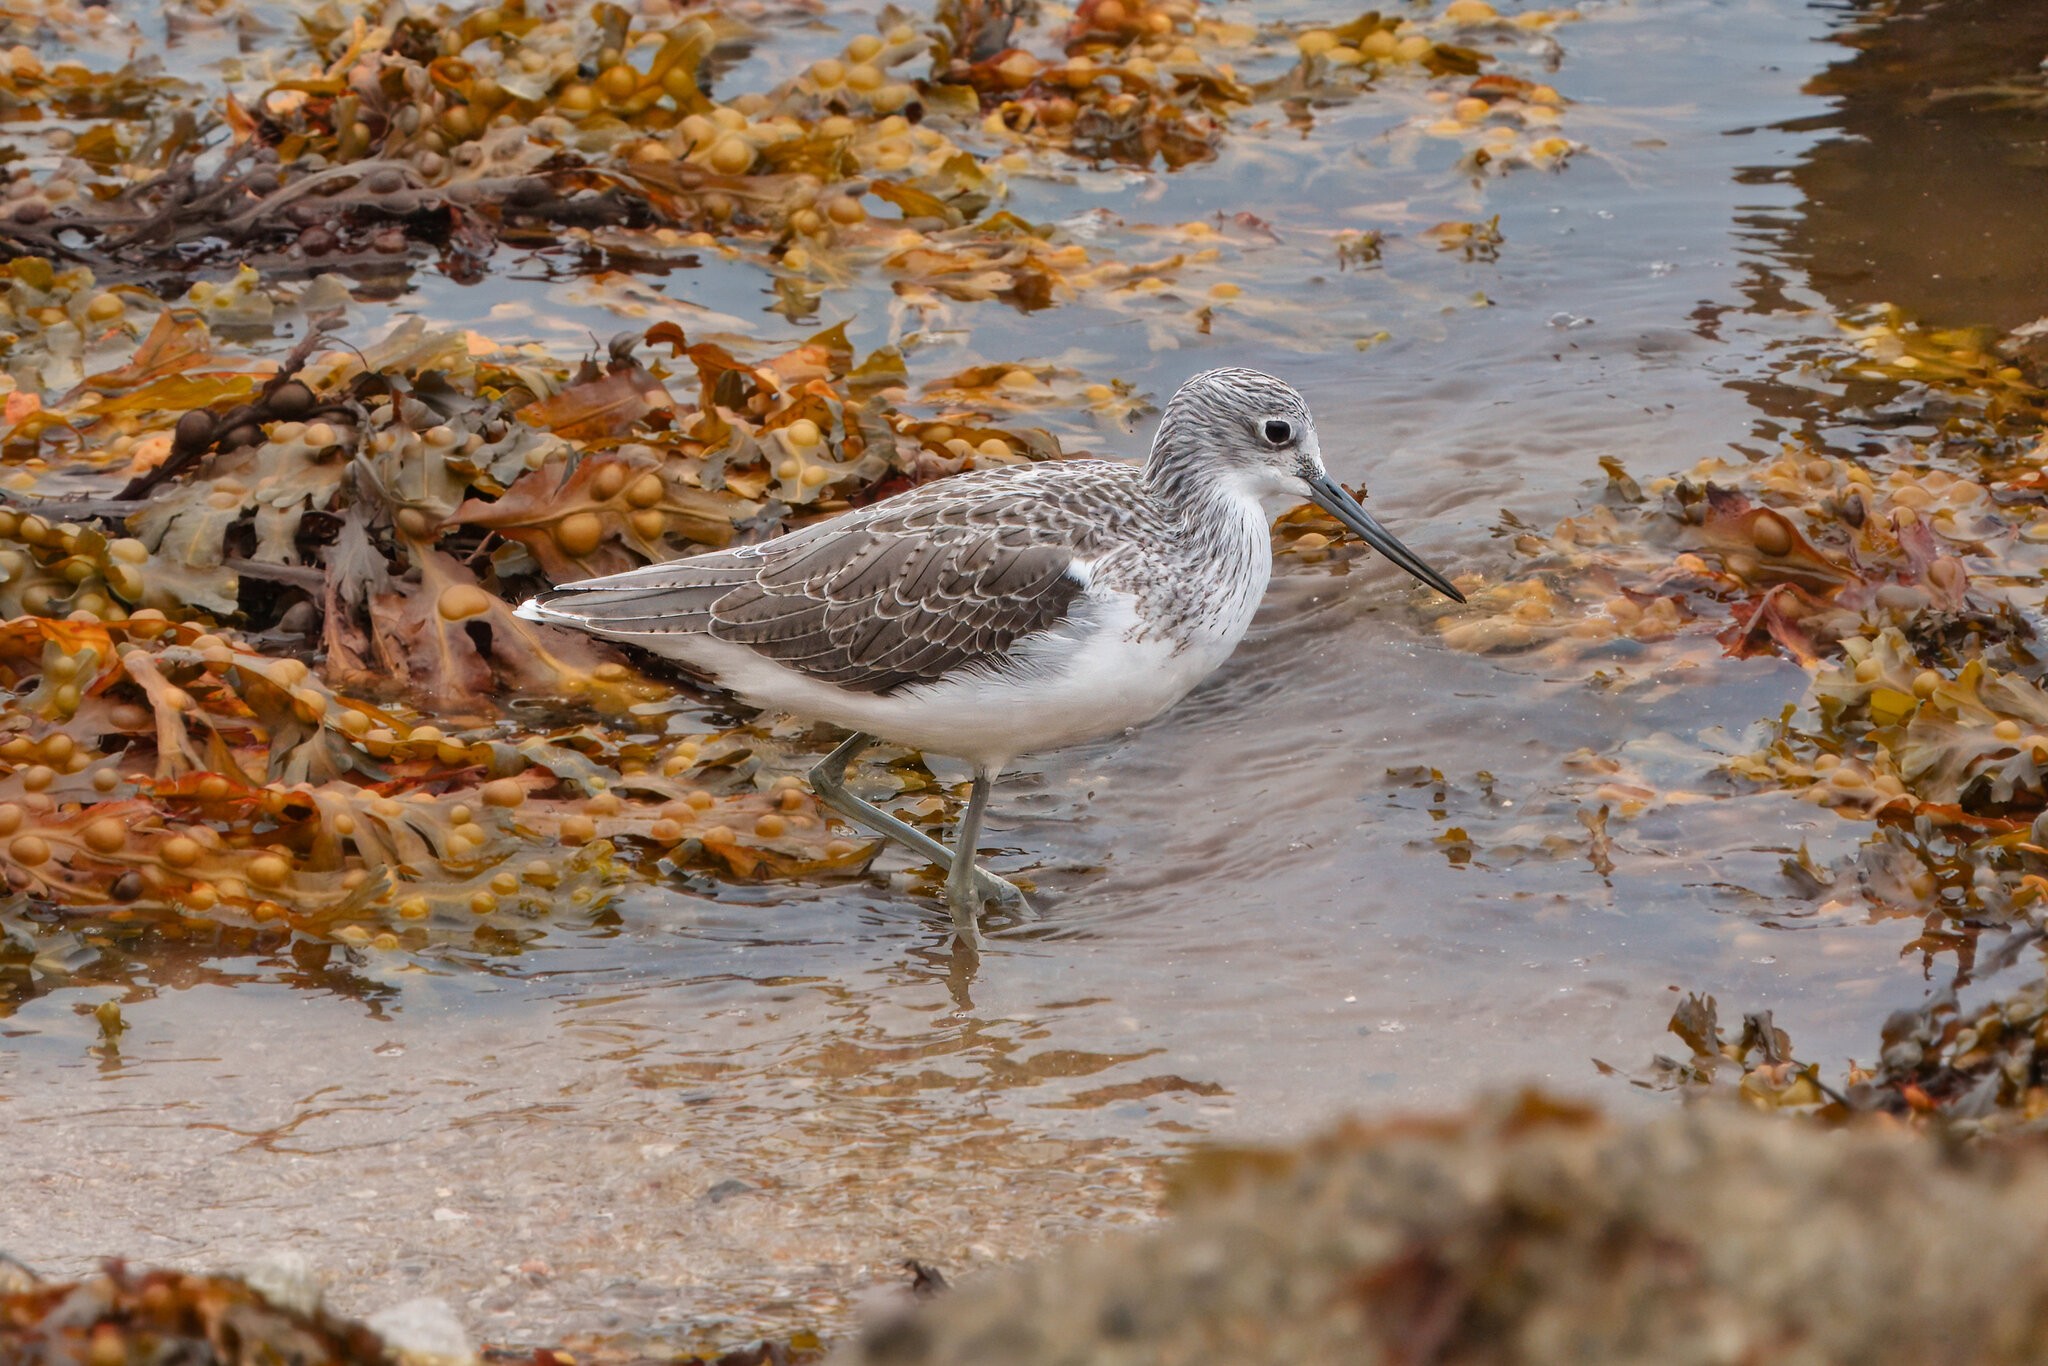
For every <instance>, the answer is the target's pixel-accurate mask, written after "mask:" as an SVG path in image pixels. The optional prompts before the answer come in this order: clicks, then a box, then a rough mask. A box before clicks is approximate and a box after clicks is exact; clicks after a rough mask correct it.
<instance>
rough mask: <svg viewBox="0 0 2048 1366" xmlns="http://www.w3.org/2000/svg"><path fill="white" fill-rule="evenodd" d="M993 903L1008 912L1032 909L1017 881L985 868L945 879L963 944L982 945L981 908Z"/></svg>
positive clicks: (947, 905)
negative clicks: (997, 874) (998, 875)
mask: <svg viewBox="0 0 2048 1366" xmlns="http://www.w3.org/2000/svg"><path fill="white" fill-rule="evenodd" d="M990 902H994V903H995V904H996V905H997V906H998V907H999V908H1001V909H1002V910H1005V911H1020V910H1026V909H1028V908H1029V903H1028V902H1026V901H1025V900H1024V893H1023V892H1022V891H1021V890H1019V889H1018V887H1017V884H1016V883H1014V882H1011V881H1009V880H1007V879H1005V878H1000V877H997V876H996V875H995V874H994V873H991V872H989V871H988V870H987V869H986V868H980V867H975V868H971V869H969V870H968V872H967V873H966V875H965V876H961V877H956V876H948V877H947V879H946V908H947V909H948V910H950V911H951V912H952V913H953V927H954V929H955V930H956V931H957V932H958V933H959V935H960V940H961V942H962V943H965V944H971V945H975V946H976V947H979V945H980V943H981V931H980V920H981V912H982V908H984V907H985V906H987V905H988V904H989V903H990Z"/></svg>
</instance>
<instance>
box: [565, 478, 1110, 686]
mask: <svg viewBox="0 0 2048 1366" xmlns="http://www.w3.org/2000/svg"><path fill="white" fill-rule="evenodd" d="M917 511H921V509H905V510H904V512H903V513H901V514H898V515H889V516H880V517H875V516H870V517H859V516H858V515H856V516H855V517H851V518H846V519H840V520H838V521H835V522H830V523H825V524H822V525H819V526H815V527H811V528H807V529H806V530H805V531H802V532H798V533H796V534H794V535H791V536H786V537H783V538H781V539H779V540H774V541H768V542H764V543H762V544H759V545H751V546H745V547H741V548H739V549H735V550H726V551H719V552H715V553H712V554H708V555H699V556H693V557H691V558H689V559H683V560H676V561H671V562H669V563H666V564H658V565H649V566H647V567H646V568H644V569H636V570H632V571H630V572H628V573H625V574H615V575H612V576H610V577H608V578H603V579H593V580H589V581H586V582H584V583H576V584H566V585H564V586H563V587H561V588H559V589H557V590H555V591H554V592H552V593H548V594H545V595H543V596H542V597H541V598H540V599H539V600H538V606H539V607H540V610H541V613H542V614H543V615H544V616H546V617H552V618H554V619H556V620H566V621H568V622H572V623H574V624H576V625H579V626H582V627H583V628H584V629H586V630H591V631H595V632H597V633H599V634H601V635H605V636H610V637H613V638H615V639H623V640H633V639H635V638H636V637H639V638H645V640H646V643H648V644H649V645H650V646H652V647H654V648H656V649H660V648H661V645H660V644H658V643H657V641H658V640H660V639H662V638H666V639H667V640H669V641H673V638H674V637H675V636H676V635H677V634H708V635H711V636H713V637H715V638H717V639H719V640H724V641H729V642H731V643H733V644H738V645H744V646H747V647H748V648H750V649H752V650H754V651H756V652H757V653H759V654H761V655H763V656H765V657H767V658H769V659H773V660H775V661H777V662H778V663H781V664H783V665H784V666H786V667H788V668H791V669H795V670H797V671H798V672H800V673H804V674H807V675H809V676H811V677H813V678H816V679H818V680H820V681H821V682H826V683H831V684H834V685H836V686H838V687H842V688H846V689H849V690H851V691H855V692H871V693H886V692H891V691H894V690H896V689H898V688H903V687H909V686H913V685H915V684H918V683H929V682H931V681H933V680H935V679H937V678H939V677H941V676H944V675H946V674H949V673H953V672H956V671H960V670H966V669H973V668H975V667H977V666H993V665H995V664H997V663H999V662H1000V661H1001V660H1002V659H1004V658H1005V657H1006V656H1007V655H1008V652H1009V651H1010V649H1011V648H1012V646H1014V645H1015V644H1016V643H1017V642H1018V641H1019V640H1021V639H1023V638H1024V637H1026V636H1029V635H1031V634H1032V633H1034V632H1038V631H1043V630H1046V629H1048V628H1050V627H1053V626H1056V625H1058V624H1059V623H1060V622H1061V621H1062V620H1064V619H1065V617H1066V615H1067V613H1068V611H1069V609H1070V608H1071V606H1072V604H1073V602H1074V599H1075V598H1076V597H1078V596H1079V595H1080V593H1081V591H1082V589H1083V587H1084V586H1085V579H1084V577H1083V576H1082V575H1081V574H1080V573H1077V572H1075V570H1074V567H1075V563H1076V558H1077V557H1076V551H1075V547H1074V545H1073V543H1072V540H1071V538H1070V537H1061V538H1053V537H1048V536H1044V535H1034V534H1032V533H1031V532H1030V531H1029V530H1020V529H1019V528H1018V527H1016V526H1015V525H1010V526H1004V525H1002V524H1001V523H999V522H996V521H994V520H990V519H984V518H980V517H963V518H959V519H953V518H940V519H936V520H934V519H930V518H927V517H922V516H916V515H915V513H916V512H917Z"/></svg>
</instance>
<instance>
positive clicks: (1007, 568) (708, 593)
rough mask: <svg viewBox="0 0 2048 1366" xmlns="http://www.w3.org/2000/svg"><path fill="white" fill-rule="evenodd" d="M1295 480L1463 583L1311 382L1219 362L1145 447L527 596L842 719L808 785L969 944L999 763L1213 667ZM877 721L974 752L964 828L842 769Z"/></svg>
mask: <svg viewBox="0 0 2048 1366" xmlns="http://www.w3.org/2000/svg"><path fill="white" fill-rule="evenodd" d="M1305 500H1306V501H1312V502H1314V503H1316V504H1317V505H1318V506H1320V507H1322V508H1323V509H1324V510H1325V511H1327V512H1329V513H1330V514H1331V515H1332V516H1334V517H1335V518H1336V519H1337V520H1338V521H1340V522H1342V523H1343V524H1344V525H1345V527H1347V528H1348V529H1349V530H1350V531H1352V532H1353V533H1355V534H1356V535H1357V536H1359V537H1360V538H1361V539H1363V540H1364V541H1365V543H1366V544H1368V545H1370V546H1371V547H1372V548H1373V549H1375V550H1377V551H1379V552H1380V553H1381V554H1382V555H1385V556H1386V557H1387V558H1388V559H1390V560H1392V561H1393V562H1394V563H1395V564H1397V565H1399V566H1401V568H1403V569H1405V570H1407V571H1408V572H1409V573H1410V574H1413V575H1414V576H1415V577H1416V578H1418V579H1420V580H1422V581H1423V582H1424V583H1426V584H1428V585H1429V586H1430V587H1432V588H1434V589H1436V590H1437V591H1438V592H1440V593H1443V594H1445V595H1447V596H1449V597H1452V598H1455V599H1457V600H1458V601H1460V602H1462V601H1464V598H1463V597H1462V596H1461V595H1460V594H1459V592H1458V590H1457V589H1456V588H1454V587H1453V586H1452V585H1451V583H1450V581H1449V580H1448V579H1446V578H1444V576H1443V575H1441V574H1439V573H1437V572H1436V571H1435V570H1434V569H1431V568H1430V567H1429V566H1428V565H1427V564H1425V563H1423V561H1422V560H1421V559H1419V558H1418V557H1417V556H1416V555H1415V553H1414V552H1413V551H1411V550H1409V549H1408V547H1406V546H1404V545H1402V544H1401V542H1400V541H1399V540H1397V539H1395V537H1394V535H1393V534H1392V533H1391V532H1389V531H1388V530H1387V529H1386V528H1385V527H1383V526H1381V525H1380V524H1379V522H1378V521H1376V520H1374V518H1373V517H1372V516H1371V514H1369V513H1368V512H1366V510H1365V509H1364V508H1362V507H1360V506H1359V505H1358V502H1357V500H1356V499H1354V498H1353V497H1352V496H1351V495H1350V494H1348V493H1346V492H1345V491H1344V490H1343V489H1342V488H1341V487H1339V486H1338V485H1337V483H1336V482H1335V481H1334V480H1332V479H1331V478H1330V476H1329V473H1328V472H1327V471H1326V470H1325V469H1324V468H1323V456H1322V447H1321V444H1320V443H1319V442H1318V440H1317V437H1316V425H1315V419H1314V418H1313V417H1312V416H1311V415H1310V414H1309V410H1308V404H1307V403H1306V402H1305V401H1304V400H1303V399H1302V397H1301V395H1300V394H1298V393H1296V392H1295V391H1294V390H1293V389H1292V388H1290V387H1289V386H1288V385H1286V384H1284V383H1282V382H1281V381H1279V380H1277V379H1274V378H1273V377H1272V376H1270V375H1264V374H1260V373H1259V372H1257V371H1254V370H1211V371H1209V372H1208V373H1206V374H1202V375H1197V376H1196V377H1195V378H1193V379H1191V380H1189V381H1188V382H1187V383H1186V384H1184V385H1183V386H1181V389H1180V391H1179V392H1178V393H1176V394H1175V395H1174V396H1173V399H1172V401H1171V402H1169V403H1168V404H1167V405H1166V412H1165V414H1164V416H1163V417H1162V419H1161V421H1160V424H1159V432H1158V435H1157V436H1156V437H1155V438H1154V439H1153V442H1152V453H1151V456H1150V458H1149V459H1147V460H1146V462H1145V465H1144V467H1143V469H1139V468H1137V467H1136V466H1132V465H1127V464H1124V463H1121V462H1119V461H1111V460H1072V461H1063V462H1052V463H1045V464H1033V465H1011V466H1005V467H1002V468H997V469H990V470H977V471H974V472H972V473H967V474H960V475H955V476H954V477H952V478H950V479H943V480H939V481H936V482H934V483H930V484H926V485H924V486H922V487H920V488H916V489H912V490H910V491H909V492H907V493H901V494H898V495H896V496H895V497H893V498H885V499H883V500H881V501H880V502H877V503H874V504H871V505H870V506H867V507H864V508H859V509H856V510H855V511H852V512H848V513H846V514H845V515H843V516H840V517H836V518H834V519H832V520H830V521H827V522H821V523H819V524H817V525H814V526H809V527H805V528H804V529H802V530H801V531H795V532H791V533H790V534H788V535H786V536H781V537H777V538H776V539H774V540H770V541H764V542H762V543H760V544H757V545H745V546H738V547H735V548H733V549H730V550H720V551H715V552H712V553H710V554H704V555H694V556H691V557H689V558H686V559H681V560H674V561H670V562H668V563H665V564H654V565H648V566H647V567H645V568H642V569H635V570H630V571H628V572H626V573H623V574H613V575H609V576H607V577H604V578H599V579H588V580H585V581H583V582H581V583H569V584H563V585H562V586H561V587H559V588H556V589H554V590H552V591H550V592H546V593H542V594H540V595H539V596H538V597H535V598H533V599H531V600H529V601H528V602H526V603H525V604H524V605H523V606H521V608H520V609H519V610H520V614H521V615H522V616H526V617H529V618H531V619H533V620H536V621H545V622H552V623H554V624H556V625H560V626H570V627H574V628H576V629H578V630H581V631H587V632H589V633H590V634H592V635H595V636H600V637H603V638H604V639H607V640H616V641H622V642H625V643H628V644H631V645H636V646H639V647H640V648H642V649H644V650H648V651H650V652H652V653H654V654H656V655H660V656H662V657H664V658H666V659H670V660H674V661H676V662H678V663H680V664H682V665H683V666H684V667H685V668H686V669H688V670H690V671H691V672H692V673H695V674H698V675H701V676H703V677H705V678H707V679H708V680H710V681H711V682H712V683H714V684H716V685H717V686H719V687H721V688H724V689H725V690H727V691H729V692H731V693H733V694H735V695H736V696H738V697H739V698H740V699H741V700H742V701H744V702H747V703H749V704H751V705H753V706H758V707H762V708H767V709H772V710H781V711H789V712H794V713H796V714H797V715H799V716H803V717H808V718H811V719H814V720H819V721H825V722H829V723H831V724H832V725H835V726H839V727H843V728H844V729H846V730H848V731H850V732H852V733H851V734H850V735H848V736H847V738H846V740H845V741H844V742H843V743H841V744H840V745H839V747H838V748H836V749H834V750H833V751H832V752H831V753H830V754H828V755H827V756H826V757H825V758H824V759H823V760H821V761H820V762H819V763H818V765H817V767H815V768H814V769H812V770H811V775H810V776H811V786H812V787H813V789H814V790H815V791H816V792H817V794H818V796H819V797H820V798H822V799H823V800H824V801H825V802H827V803H828V804H830V805H831V806H832V807H833V808H834V809H835V810H837V811H839V812H841V813H842V814H844V815H846V816H847V817H849V818H851V819H853V820H855V821H858V822H860V823H861V824H863V825H865V826H867V827H869V828H870V829H873V830H875V831H877V832H879V833H881V834H885V835H888V836H890V837H892V838H894V839H897V840H900V841H902V842H903V843H904V844H906V845H908V846H909V847H910V848H912V849H914V850H916V851H917V852H918V853H919V854H921V855H923V856H924V857H926V858H928V859H930V860H931V861H932V862H933V863H934V864H937V865H938V866H939V867H940V868H943V869H945V870H946V904H947V905H948V906H949V907H950V908H951V910H952V913H953V919H954V923H955V925H956V927H957V928H958V931H959V934H960V937H961V938H962V940H964V941H966V942H967V943H969V944H972V943H974V942H976V923H975V922H976V919H977V917H978V916H979V914H980V912H981V910H982V908H983V907H984V906H985V905H986V904H987V903H988V902H990V901H995V902H998V903H1001V904H1003V905H1005V906H1020V905H1022V903H1023V895H1022V893H1020V892H1019V891H1018V889H1017V888H1016V887H1015V886H1014V885H1012V884H1011V883H1009V882H1008V881H1006V880H1004V879H1002V878H999V877H997V876H995V875H994V874H992V873H990V872H988V871H986V870H985V869H982V868H979V867H977V866H976V865H975V861H974V860H975V855H976V841H977V838H978V837H979V835H980V832H981V820H982V813H983V811H984V810H985V809H986V807H987V804H988V797H989V787H990V784H992V783H993V782H994V781H995V778H996V776H997V775H998V774H999V773H1001V772H1002V770H1003V768H1004V766H1005V765H1006V764H1008V763H1009V762H1010V761H1011V760H1013V759H1015V758H1016V757H1017V756H1018V755H1020V754H1027V753H1033V752H1037V751H1041V750H1048V749H1057V748H1059V747H1061V746H1063V745H1072V744H1078V743H1080V742H1082V741H1086V740H1094V739H1099V738H1101V737H1103V736H1107V735H1113V734H1116V733H1117V732H1119V731H1122V730H1125V729H1128V728H1129V727H1132V726H1135V725H1138V724H1140V723H1142V722H1145V721H1149V720H1151V719H1152V718H1153V717H1155V716H1157V715H1159V714H1160V713H1161V712H1163V711H1165V710H1166V709H1167V708H1169V707H1171V706H1172V705H1173V704H1174V703H1176V702H1178V701H1179V700H1180V699H1181V698H1182V697H1183V696H1185V695H1186V694H1187V692H1188V690H1189V689H1190V688H1192V687H1194V686H1195V684H1197V683H1199V682H1200V681H1201V680H1202V679H1204V678H1206V677H1207V676H1208V675H1209V674H1210V673H1211V672H1213V671H1214V670H1215V669H1216V667H1217V666H1218V665H1220V664H1221V663H1222V662H1223V661H1224V660H1225V659H1226V658H1228V657H1229V655H1230V652H1231V651H1232V650H1233V649H1235V648H1236V646H1237V643H1238V641H1239V640H1240V639H1242V638H1243V636H1244V633H1245V628H1246V627H1247V626H1249V625H1250V624H1251V619H1252V613H1253V611H1254V610H1255V609H1256V608H1257V606H1258V602H1259V598H1260V596H1261V595H1262V594H1264V592H1265V590H1266V581H1267V579H1268V578H1269V577H1270V576H1271V574H1272V567H1273V565H1272V541H1271V510H1272V509H1277V508H1279V507H1284V506H1292V505H1295V504H1299V503H1301V502H1303V501H1305ZM877 736H879V737H882V738H885V739H888V740H893V741H896V742H897V743H900V744H904V745H910V746H913V747H915V748H917V749H920V750H928V751H930V752H932V753H934V754H945V755H951V756H953V757H955V758H958V759H964V760H966V761H967V762H968V763H969V764H971V765H972V766H973V769H974V788H973V792H972V794H971V795H970V796H969V798H968V801H967V810H966V811H965V813H964V814H963V815H962V816H961V818H960V824H959V830H958V833H957V834H956V836H955V838H954V842H953V847H952V848H951V849H948V848H946V846H945V845H943V844H940V843H939V842H938V841H937V840H934V839H932V838H931V837H930V836H929V835H926V834H925V833H924V832H923V831H921V830H918V829H916V828H914V827H912V826H910V825H907V824H905V823H904V822H902V821H900V820H897V819H896V818H895V817H893V816H891V815H889V814H888V813H887V812H885V811H882V810H880V809H879V808H877V807H875V806H873V805H871V804H869V803H867V802H864V801H862V800H861V799H860V798H859V797H856V796H855V795H853V793H851V792H849V791H848V790H847V788H846V785H845V781H844V780H845V775H846V766H847V764H848V763H849V762H850V761H851V760H852V759H853V757H854V756H855V755H856V754H858V753H859V752H860V751H861V750H862V749H863V748H865V747H866V746H867V745H868V744H869V743H871V742H872V740H873V739H874V738H875V737H877Z"/></svg>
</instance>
